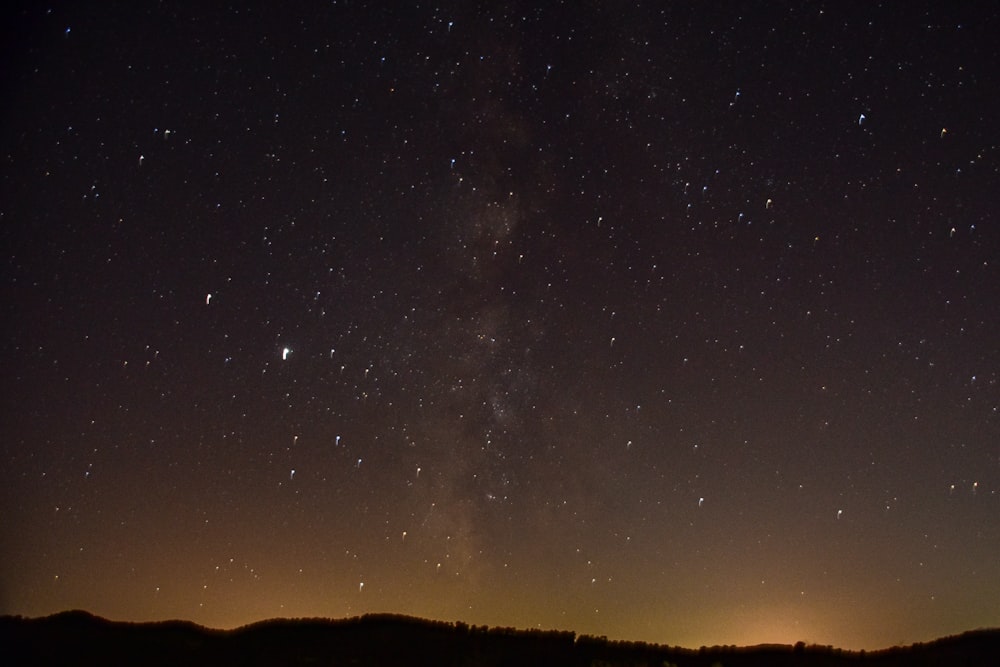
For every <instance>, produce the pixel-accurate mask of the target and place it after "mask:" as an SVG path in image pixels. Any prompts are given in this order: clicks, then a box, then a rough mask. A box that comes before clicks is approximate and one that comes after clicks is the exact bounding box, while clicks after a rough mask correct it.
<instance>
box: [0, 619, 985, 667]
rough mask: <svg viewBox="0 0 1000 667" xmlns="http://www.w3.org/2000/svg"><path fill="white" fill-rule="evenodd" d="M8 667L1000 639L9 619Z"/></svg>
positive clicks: (726, 655) (694, 662) (596, 654)
mask: <svg viewBox="0 0 1000 667" xmlns="http://www.w3.org/2000/svg"><path fill="white" fill-rule="evenodd" d="M0 646H2V647H3V648H2V659H3V662H4V664H7V665H17V666H21V665H39V666H41V665H46V666H50V667H51V666H58V665H112V666H114V665H146V666H156V665H191V666H195V667H197V666H200V665H245V666H248V667H251V666H255V665H261V666H263V665H328V666H331V667H339V666H348V665H351V666H357V667H382V666H386V667H388V666H393V667H398V666H406V667H423V666H424V665H426V666H427V667H431V666H434V667H442V666H449V667H450V666H454V667H499V666H501V665H518V666H528V665H539V666H545V667H785V666H788V667H792V666H799V665H802V666H814V665H815V666H818V667H838V666H841V665H843V666H863V667H894V666H897V665H901V666H902V665H906V666H908V667H909V666H913V667H931V666H938V665H940V666H944V665H948V666H949V667H956V666H957V667H978V666H980V665H982V666H984V667H985V666H987V665H989V666H994V665H998V664H1000V629H992V630H976V631H972V632H966V633H964V634H961V635H956V636H952V637H945V638H942V639H938V640H936V641H932V642H928V643H921V644H914V645H911V646H905V647H895V648H890V649H885V650H879V651H869V652H865V651H845V650H840V649H836V648H833V647H830V646H806V645H804V644H802V643H801V642H800V643H799V644H796V645H795V646H788V645H762V646H753V647H744V648H738V647H734V646H716V647H711V648H706V647H702V648H700V649H686V648H679V647H670V646H660V645H654V644H646V643H642V642H618V641H609V640H607V639H606V638H603V637H590V636H577V635H576V634H575V633H572V632H557V631H535V630H515V629H512V628H488V627H483V626H479V627H477V626H470V625H466V624H464V623H444V622H437V621H428V620H423V619H418V618H412V617H406V616H397V615H366V616H360V617H356V618H350V619H345V620H328V619H296V620H290V619H276V620H270V621H263V622H260V623H255V624H253V625H248V626H244V627H242V628H238V629H235V630H225V631H223V630H212V629H208V628H204V627H202V626H199V625H196V624H194V623H189V622H185V621H166V622H155V623H121V622H112V621H108V620H105V619H103V618H100V617H98V616H94V615H92V614H89V613H87V612H84V611H69V612H63V613H59V614H55V615H53V616H47V617H44V618H35V619H29V618H22V617H19V616H4V617H0Z"/></svg>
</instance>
